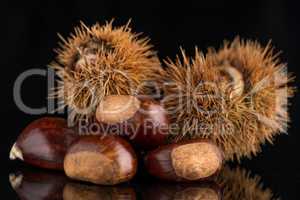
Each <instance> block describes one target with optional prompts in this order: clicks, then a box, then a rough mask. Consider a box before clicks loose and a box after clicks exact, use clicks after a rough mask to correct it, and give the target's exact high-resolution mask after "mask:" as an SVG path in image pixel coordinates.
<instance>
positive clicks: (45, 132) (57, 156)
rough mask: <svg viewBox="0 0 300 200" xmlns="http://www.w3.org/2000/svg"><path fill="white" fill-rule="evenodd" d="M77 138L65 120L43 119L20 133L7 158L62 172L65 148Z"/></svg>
mask: <svg viewBox="0 0 300 200" xmlns="http://www.w3.org/2000/svg"><path fill="white" fill-rule="evenodd" d="M77 138H78V135H77V134H76V133H75V132H74V130H72V129H70V128H68V126H67V122H66V120H65V119H62V118H57V117H43V118H41V119H38V120H35V121H33V122H32V123H30V124H29V125H28V126H27V127H26V128H25V129H24V130H23V131H22V133H21V134H20V135H19V137H18V138H17V140H16V142H15V143H14V145H13V147H12V149H11V151H10V155H9V157H10V159H11V160H14V159H20V160H22V161H24V162H26V163H28V164H31V165H34V166H37V167H41V168H47V169H56V170H63V160H64V156H65V153H66V151H67V148H68V147H69V146H70V144H72V142H74V141H75V140H76V139H77Z"/></svg>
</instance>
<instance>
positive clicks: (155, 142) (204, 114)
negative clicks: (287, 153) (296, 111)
mask: <svg viewBox="0 0 300 200" xmlns="http://www.w3.org/2000/svg"><path fill="white" fill-rule="evenodd" d="M56 52H57V53H58V56H57V58H56V60H55V61H54V62H53V63H52V64H51V67H53V68H54V69H55V70H56V72H57V75H58V77H59V80H58V84H57V87H56V88H55V90H54V91H55V92H54V93H53V97H56V98H57V99H58V102H59V103H60V104H61V107H62V108H64V107H68V108H69V109H70V110H71V112H70V115H69V116H68V118H69V120H68V122H71V123H67V120H65V119H61V118H54V117H52V118H51V117H45V118H41V119H38V120H36V121H34V122H32V123H31V124H29V125H28V127H26V128H25V129H24V131H23V132H22V133H21V134H20V136H19V137H18V139H17V141H16V142H15V144H14V145H13V147H12V150H11V153H10V158H11V159H16V158H18V159H20V160H23V161H24V162H26V163H29V164H31V165H35V166H37V167H41V168H47V169H56V170H64V172H65V173H66V175H67V176H68V177H70V178H72V179H75V180H81V181H87V182H91V183H95V184H100V185H115V184H118V183H121V182H126V181H129V180H131V179H132V178H133V177H134V176H135V174H136V172H137V164H138V163H139V162H138V158H140V157H141V156H142V157H143V159H144V166H145V168H146V169H147V171H148V173H149V174H151V175H152V176H155V177H158V178H160V179H163V180H167V181H175V182H192V181H193V182H197V181H198V182H199V181H204V180H205V181H206V180H210V179H211V178H212V177H214V176H215V175H216V174H217V173H218V172H219V171H220V170H221V168H222V165H223V163H224V161H227V160H238V161H239V160H240V158H241V157H251V156H252V155H256V154H257V153H258V152H259V151H260V146H261V145H262V144H263V143H264V142H266V141H272V140H273V138H274V136H275V135H277V134H278V133H280V132H285V131H286V130H285V127H286V123H287V122H288V121H289V118H288V112H287V101H286V99H287V98H288V97H291V96H292V95H293V93H294V90H293V88H292V87H290V86H289V85H288V84H289V83H290V82H291V80H292V78H291V77H290V76H289V75H288V74H286V73H285V72H286V66H285V65H284V64H281V63H280V62H279V60H278V59H277V58H276V56H274V54H273V52H272V48H271V47H270V45H268V46H267V47H262V46H261V45H260V44H258V43H257V42H251V41H244V40H240V39H239V38H237V39H236V40H234V41H233V42H232V43H231V44H228V43H225V44H224V47H223V48H221V49H220V50H219V51H216V50H214V49H210V50H209V51H208V52H207V54H204V53H202V52H201V51H199V50H198V49H196V53H195V57H194V58H189V57H188V56H187V55H186V54H185V53H184V51H183V50H182V59H180V57H179V56H178V57H177V60H176V61H171V60H167V61H165V65H166V66H165V68H163V67H161V66H162V63H160V61H159V59H158V57H157V54H156V52H155V51H153V50H152V45H150V44H149V40H148V39H145V38H140V36H139V34H136V33H133V32H132V31H131V28H130V27H129V24H127V25H125V26H122V27H114V26H113V25H112V22H111V23H107V24H105V25H99V24H96V25H94V26H92V27H87V26H86V25H85V24H83V23H82V24H81V26H80V27H76V28H75V33H73V34H71V37H69V38H68V39H62V43H60V48H59V49H57V51H56ZM82 121H84V122H85V123H86V124H87V126H88V127H91V126H92V127H95V126H94V125H97V126H98V127H101V129H97V131H96V132H93V130H92V128H87V129H85V130H84V131H83V132H82V131H80V130H79V128H78V126H79V124H80V122H82ZM70 124H71V125H70ZM174 124H175V125H176V126H174V128H173V125H174Z"/></svg>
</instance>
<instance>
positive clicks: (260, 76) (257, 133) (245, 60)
mask: <svg viewBox="0 0 300 200" xmlns="http://www.w3.org/2000/svg"><path fill="white" fill-rule="evenodd" d="M166 64H167V65H168V68H167V69H166V71H167V73H166V78H165V82H166V84H165V88H164V89H165V90H164V92H165V98H164V104H165V107H166V109H167V110H168V112H169V114H170V117H171V120H172V122H173V123H175V124H178V127H177V129H176V128H175V131H174V130H173V132H172V134H171V136H170V141H171V142H174V141H180V140H185V139H189V138H210V139H211V140H212V141H213V142H215V143H216V144H218V145H219V146H220V147H221V148H223V149H224V152H225V159H226V160H234V159H236V160H240V159H241V158H242V157H248V158H251V157H252V156H253V155H256V154H257V153H258V152H260V151H261V145H262V144H264V143H265V142H266V141H268V142H270V143H272V141H273V139H274V136H276V135H278V134H280V133H285V132H286V129H287V124H288V121H289V117H288V112H287V104H288V101H287V99H288V98H289V97H291V96H293V93H294V88H292V87H290V86H288V83H289V82H291V80H292V78H291V76H290V75H289V74H288V73H287V69H286V65H285V64H282V63H280V61H279V59H278V57H277V54H273V49H272V48H271V45H270V44H268V45H267V46H266V47H262V46H261V45H260V44H259V43H257V42H252V41H243V40H240V39H239V38H237V39H235V40H234V41H233V42H232V43H231V44H230V43H228V42H225V44H224V47H223V48H221V49H220V50H219V51H217V52H216V51H215V50H214V49H209V50H208V53H207V54H206V55H204V54H202V53H201V52H199V51H198V50H197V49H196V53H195V57H194V58H193V59H190V58H188V57H187V56H186V55H185V53H184V52H183V51H182V59H180V58H179V57H177V59H176V61H175V62H173V61H170V60H168V61H166ZM224 67H231V68H234V69H236V70H237V71H238V72H240V74H241V75H242V77H243V81H244V85H243V86H244V88H243V89H242V91H243V93H241V94H240V95H235V96H233V95H232V94H233V92H234V91H233V88H234V85H232V83H233V81H232V80H231V79H232V78H235V77H230V76H228V75H226V74H224V70H222V69H223V68H224Z"/></svg>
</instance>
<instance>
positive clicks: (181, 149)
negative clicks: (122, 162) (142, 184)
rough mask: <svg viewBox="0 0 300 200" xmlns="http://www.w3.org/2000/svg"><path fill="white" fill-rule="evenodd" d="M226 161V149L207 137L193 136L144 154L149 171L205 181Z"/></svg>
mask: <svg viewBox="0 0 300 200" xmlns="http://www.w3.org/2000/svg"><path fill="white" fill-rule="evenodd" d="M222 165H223V152H222V151H221V149H219V148H218V147H217V146H216V145H215V144H213V143H211V142H210V141H208V140H201V139H196V140H190V141H185V142H181V143H174V144H169V145H165V146H161V147H159V148H157V149H156V150H153V151H151V152H149V153H148V154H147V155H146V157H145V166H146V168H147V170H148V172H149V173H150V174H151V175H153V176H155V177H158V178H160V179H164V180H169V181H187V182H188V181H204V180H209V179H210V178H211V177H213V176H214V175H216V174H217V173H218V172H219V171H220V169H221V168H222Z"/></svg>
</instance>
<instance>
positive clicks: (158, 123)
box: [96, 95, 169, 150]
mask: <svg viewBox="0 0 300 200" xmlns="http://www.w3.org/2000/svg"><path fill="white" fill-rule="evenodd" d="M96 119H97V120H98V122H99V123H100V124H104V126H105V127H108V129H110V130H113V131H116V133H117V134H120V135H126V136H128V137H129V139H130V140H131V141H132V143H133V144H134V145H135V146H137V147H139V148H142V149H146V150H149V149H153V148H155V147H158V146H160V145H162V144H165V142H166V138H167V134H168V128H169V120H168V117H167V113H166V111H165V109H164V108H163V107H162V106H161V105H160V104H159V102H157V101H154V100H152V99H150V98H146V97H143V98H142V97H140V98H137V97H134V96H129V95H111V96H107V97H105V98H104V100H103V101H101V102H100V104H99V105H98V107H97V110H96Z"/></svg>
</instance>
